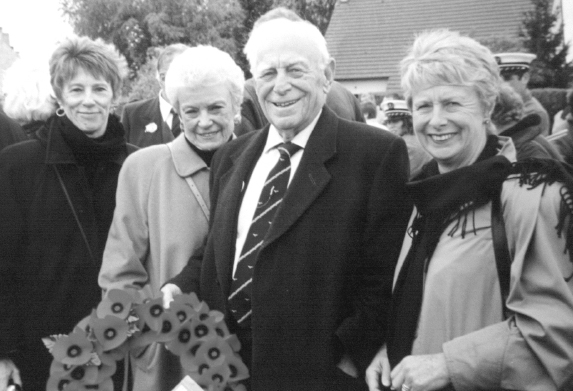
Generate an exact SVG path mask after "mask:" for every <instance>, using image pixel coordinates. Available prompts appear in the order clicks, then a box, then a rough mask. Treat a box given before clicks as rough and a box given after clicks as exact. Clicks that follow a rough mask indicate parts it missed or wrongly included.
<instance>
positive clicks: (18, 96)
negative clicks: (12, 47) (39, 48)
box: [2, 60, 56, 125]
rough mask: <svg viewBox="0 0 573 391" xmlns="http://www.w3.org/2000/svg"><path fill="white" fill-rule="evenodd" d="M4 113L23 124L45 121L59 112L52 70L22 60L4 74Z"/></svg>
mask: <svg viewBox="0 0 573 391" xmlns="http://www.w3.org/2000/svg"><path fill="white" fill-rule="evenodd" d="M2 87H3V91H4V94H5V98H4V107H3V108H4V112H5V113H6V115H8V116H9V117H10V118H12V119H14V120H15V121H16V122H18V123H19V124H20V125H26V124H29V123H31V122H34V121H45V120H46V119H48V117H50V116H51V115H52V114H54V112H55V111H56V100H55V99H54V91H53V90H52V86H51V85H50V74H49V73H48V67H47V66H44V67H41V66H39V65H38V63H37V62H36V61H34V62H31V61H24V60H18V61H16V62H15V63H14V64H12V66H11V67H10V68H8V69H7V70H6V73H5V74H4V83H3V85H2Z"/></svg>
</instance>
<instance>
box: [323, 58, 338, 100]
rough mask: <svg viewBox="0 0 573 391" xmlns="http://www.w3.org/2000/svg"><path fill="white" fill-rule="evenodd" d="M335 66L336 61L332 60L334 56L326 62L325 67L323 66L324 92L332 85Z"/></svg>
mask: <svg viewBox="0 0 573 391" xmlns="http://www.w3.org/2000/svg"><path fill="white" fill-rule="evenodd" d="M335 68H336V63H335V61H334V58H331V59H330V60H329V61H328V63H327V64H326V67H325V68H324V78H325V80H324V88H323V91H324V93H325V94H327V93H328V91H330V87H331V86H332V82H333V81H334V69H335Z"/></svg>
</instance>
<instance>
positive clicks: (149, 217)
mask: <svg viewBox="0 0 573 391" xmlns="http://www.w3.org/2000/svg"><path fill="white" fill-rule="evenodd" d="M244 82H245V79H244V76H243V72H242V71H241V69H240V68H239V66H238V65H237V64H235V62H234V61H233V59H232V58H231V56H229V55H228V54H227V53H224V52H222V51H220V50H219V49H216V48H214V47H211V46H199V47H194V48H190V49H187V50H186V51H184V52H183V53H181V54H180V55H179V56H177V58H175V59H174V60H173V63H172V64H171V67H170V68H169V71H168V72H167V76H166V78H165V92H166V95H167V97H168V98H169V101H170V102H173V107H174V108H175V111H176V112H177V113H178V115H179V116H180V118H181V127H182V133H181V135H179V136H178V137H177V138H176V139H175V140H174V141H172V142H170V143H168V144H166V145H154V146H151V147H148V148H144V149H142V150H140V151H138V152H136V153H134V154H133V155H131V156H130V157H129V158H128V159H127V160H126V162H125V164H124V165H123V168H122V169H121V172H120V175H119V184H118V189H117V207H116V209H115V214H114V219H113V222H112V225H111V228H110V231H109V236H108V240H107V245H106V248H105V252H104V256H103V263H102V268H101V271H100V275H99V283H100V286H101V287H102V289H103V290H104V291H108V290H110V289H113V288H119V289H125V288H135V289H142V290H143V291H144V294H143V296H144V297H149V298H154V297H158V296H159V295H160V291H159V289H160V287H161V285H163V284H164V283H165V282H166V281H167V280H168V279H170V278H173V277H175V276H176V275H177V274H178V273H179V272H180V271H181V269H183V267H184V266H185V265H186V264H187V261H188V260H189V257H190V256H191V255H192V254H194V253H196V252H198V251H199V250H200V249H201V247H202V246H203V245H204V242H205V239H206V237H207V230H208V227H209V167H210V165H211V159H212V157H213V154H214V153H215V151H217V149H218V148H219V147H220V146H222V145H223V144H225V143H226V142H228V141H229V140H230V139H231V138H232V137H233V129H234V126H235V123H237V122H239V120H240V108H241V101H242V99H243V84H244ZM134 362H135V367H134V389H135V390H138V391H144V390H149V391H171V390H172V389H173V388H174V387H175V386H176V385H177V384H178V383H179V381H180V380H181V378H182V377H183V372H182V371H181V366H180V364H179V359H178V358H177V357H175V356H174V355H172V354H171V353H169V352H167V351H166V350H165V347H164V346H163V345H160V344H154V345H152V346H151V347H150V348H149V349H148V351H147V352H146V353H145V354H143V355H141V356H139V357H136V358H134Z"/></svg>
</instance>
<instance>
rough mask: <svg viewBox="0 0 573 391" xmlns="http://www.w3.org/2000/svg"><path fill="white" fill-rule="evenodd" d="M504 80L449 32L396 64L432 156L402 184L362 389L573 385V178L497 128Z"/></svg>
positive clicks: (433, 35) (489, 61)
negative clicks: (407, 214)
mask: <svg viewBox="0 0 573 391" xmlns="http://www.w3.org/2000/svg"><path fill="white" fill-rule="evenodd" d="M500 82H501V81H500V78H499V70H498V66H497V63H496V61H495V59H494V57H493V55H492V54H491V52H490V51H489V50H488V49H487V48H485V47H484V46H482V45H480V44H479V43H477V42H476V41H474V40H473V39H471V38H468V37H464V36H461V35H459V34H457V33H454V32H450V31H447V30H439V31H434V32H428V33H424V34H421V35H420V36H419V37H418V38H417V39H416V41H415V42H414V45H413V47H412V49H411V51H410V54H409V55H408V56H407V57H406V58H405V59H404V60H403V61H402V86H403V89H404V91H405V93H406V99H407V101H408V103H409V105H410V108H411V109H412V116H413V123H414V131H415V132H416V135H417V136H418V139H419V140H420V143H421V144H422V146H423V147H424V149H426V150H427V151H428V152H429V153H430V155H432V157H433V161H431V162H430V163H428V164H426V165H425V166H424V169H423V170H422V172H421V173H420V174H419V175H418V176H417V177H416V178H414V180H413V181H412V182H410V183H408V184H407V188H408V192H409V194H410V195H411V197H412V198H413V201H414V205H415V207H416V209H415V213H414V216H415V217H414V218H413V220H412V223H411V227H410V229H409V231H408V232H409V234H410V235H411V237H410V235H408V236H407V237H406V239H407V240H405V242H406V243H405V247H404V249H403V250H404V251H403V253H402V256H401V257H400V260H399V263H398V265H399V266H398V274H397V280H396V282H395V287H394V291H393V297H392V301H393V303H392V310H391V312H390V317H389V321H390V325H389V328H388V334H387V336H386V345H385V346H383V347H382V349H381V350H380V352H379V353H378V355H377V356H376V358H375V359H374V361H373V362H372V364H371V365H370V367H369V369H368V371H367V381H368V384H369V386H370V389H371V390H379V389H380V388H381V385H385V386H392V388H393V389H395V390H402V391H428V390H441V389H447V390H452V389H455V390H500V389H505V390H522V391H524V390H571V389H573V281H572V280H573V264H572V262H573V179H572V177H571V176H570V173H567V170H566V168H565V167H563V166H562V165H561V164H560V163H559V162H557V161H554V160H550V159H547V160H532V161H525V162H519V161H516V150H515V146H514V145H513V142H512V141H511V139H510V138H508V137H500V136H496V135H494V134H493V125H492V123H491V114H492V110H493V107H494V104H495V100H496V97H497V94H498V92H499V85H500Z"/></svg>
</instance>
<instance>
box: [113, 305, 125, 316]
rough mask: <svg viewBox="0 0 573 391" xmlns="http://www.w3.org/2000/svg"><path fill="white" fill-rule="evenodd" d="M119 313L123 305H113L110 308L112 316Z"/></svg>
mask: <svg viewBox="0 0 573 391" xmlns="http://www.w3.org/2000/svg"><path fill="white" fill-rule="evenodd" d="M121 311H123V304H121V303H114V304H113V305H112V306H111V312H113V313H114V314H119V313H120V312H121Z"/></svg>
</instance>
